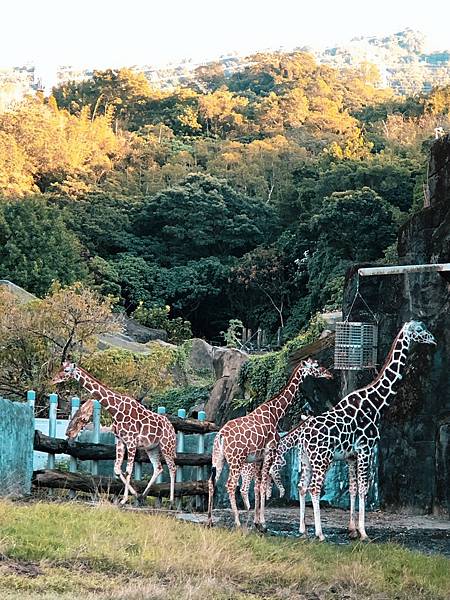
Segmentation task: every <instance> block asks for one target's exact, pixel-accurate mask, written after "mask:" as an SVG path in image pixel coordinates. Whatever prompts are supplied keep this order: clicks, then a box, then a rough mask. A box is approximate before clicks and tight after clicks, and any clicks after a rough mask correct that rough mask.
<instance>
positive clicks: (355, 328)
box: [334, 321, 378, 371]
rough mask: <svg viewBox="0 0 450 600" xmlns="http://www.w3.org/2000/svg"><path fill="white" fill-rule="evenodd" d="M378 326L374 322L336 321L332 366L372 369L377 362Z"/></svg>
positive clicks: (348, 369) (345, 368) (352, 369)
mask: <svg viewBox="0 0 450 600" xmlns="http://www.w3.org/2000/svg"><path fill="white" fill-rule="evenodd" d="M377 347H378V326H377V325H376V324H374V323H354V322H351V321H344V322H343V323H336V338H335V346H334V368H335V369H340V370H347V371H357V370H360V369H374V368H376V364H377Z"/></svg>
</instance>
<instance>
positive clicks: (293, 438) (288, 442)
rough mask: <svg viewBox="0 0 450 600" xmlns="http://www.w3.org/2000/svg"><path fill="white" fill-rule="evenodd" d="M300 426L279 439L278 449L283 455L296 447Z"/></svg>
mask: <svg viewBox="0 0 450 600" xmlns="http://www.w3.org/2000/svg"><path fill="white" fill-rule="evenodd" d="M302 425H303V424H302ZM302 425H300V426H299V427H296V428H295V429H291V431H289V432H288V433H287V434H286V435H284V436H283V437H282V438H281V440H280V443H279V445H278V448H279V450H280V451H281V452H282V453H283V454H284V453H285V452H287V451H288V450H291V449H292V448H296V447H297V446H298V444H299V440H300V434H301V429H302Z"/></svg>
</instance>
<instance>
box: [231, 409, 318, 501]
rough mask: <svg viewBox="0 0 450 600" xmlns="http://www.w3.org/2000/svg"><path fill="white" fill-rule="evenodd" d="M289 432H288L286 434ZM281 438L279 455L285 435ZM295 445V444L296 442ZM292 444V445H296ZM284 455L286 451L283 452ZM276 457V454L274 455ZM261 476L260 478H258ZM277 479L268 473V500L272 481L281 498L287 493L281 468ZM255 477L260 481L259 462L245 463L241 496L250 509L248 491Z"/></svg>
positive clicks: (242, 472) (303, 416)
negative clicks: (282, 479)
mask: <svg viewBox="0 0 450 600" xmlns="http://www.w3.org/2000/svg"><path fill="white" fill-rule="evenodd" d="M300 418H301V419H302V421H305V420H306V419H307V418H308V417H307V416H306V415H301V416H300ZM287 435H289V434H286V436H287ZM286 436H284V437H283V438H281V440H280V442H279V443H278V445H277V455H278V448H279V447H280V444H283V442H284V440H285V437H286ZM294 446H295V444H294ZM294 446H292V447H294ZM287 450H288V448H287V449H286V451H287ZM283 455H284V452H283ZM274 458H275V456H274ZM284 464H286V463H285V462H283V463H282V464H280V468H281V466H283V465H284ZM258 476H259V478H258ZM276 476H277V477H276V479H275V478H273V477H272V476H271V475H268V477H267V487H266V500H270V498H271V497H272V482H273V483H274V484H275V485H276V486H277V488H278V491H279V493H280V498H282V497H283V496H284V494H285V489H284V486H283V482H282V481H281V477H280V475H279V470H277V472H276ZM253 479H255V481H256V482H259V484H260V483H261V482H260V474H259V472H258V464H257V463H244V465H243V467H242V469H241V487H240V492H241V496H242V500H243V502H244V505H245V507H246V509H247V510H250V501H249V498H248V492H249V490H250V485H251V483H252V481H253Z"/></svg>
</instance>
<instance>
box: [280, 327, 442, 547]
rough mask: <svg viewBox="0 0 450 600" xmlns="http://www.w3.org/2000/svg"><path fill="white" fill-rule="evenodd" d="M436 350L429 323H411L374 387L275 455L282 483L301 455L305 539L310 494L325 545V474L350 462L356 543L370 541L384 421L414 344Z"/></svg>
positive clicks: (309, 423) (286, 441)
mask: <svg viewBox="0 0 450 600" xmlns="http://www.w3.org/2000/svg"><path fill="white" fill-rule="evenodd" d="M413 342H418V343H422V344H436V342H435V339H434V337H433V336H432V335H431V333H430V332H429V331H428V330H427V328H426V327H425V325H424V324H423V323H420V322H418V321H409V322H408V323H405V324H404V325H403V327H402V328H401V330H400V331H399V333H398V334H397V337H396V338H395V340H394V342H393V344H392V347H391V349H390V352H389V354H388V356H387V358H386V362H385V364H384V365H383V367H382V369H381V370H380V372H379V374H378V375H377V377H376V378H375V379H374V381H372V383H371V384H369V385H368V386H366V387H364V388H361V389H359V390H356V391H354V392H352V393H350V394H348V395H347V396H345V398H343V399H342V400H341V401H340V402H339V403H338V404H337V405H336V406H335V407H334V408H332V409H331V410H329V411H327V412H325V413H323V414H321V415H318V416H317V417H310V418H309V419H307V420H306V421H305V422H304V423H302V424H301V425H300V426H299V427H297V428H295V429H293V430H292V431H291V432H290V433H289V434H288V435H287V436H285V437H284V438H283V439H282V440H281V442H280V444H279V445H278V448H277V450H276V453H275V458H274V460H273V462H272V466H271V468H270V475H271V476H272V478H273V480H274V481H275V482H278V481H279V469H280V468H281V466H282V465H283V464H284V458H283V455H284V453H285V452H286V451H287V450H288V449H289V448H292V447H298V448H299V451H300V455H299V462H300V461H301V468H302V471H301V476H300V482H299V486H298V487H299V495H300V533H301V534H303V535H306V527H305V496H306V493H307V492H308V491H309V493H310V495H311V499H312V503H313V509H314V523H315V533H316V537H318V538H319V539H320V540H324V539H325V538H324V535H323V532H322V525H321V520H320V506H319V499H320V492H321V489H322V484H323V480H324V478H325V474H326V472H327V470H328V468H329V466H330V463H331V462H332V460H334V459H345V460H346V461H347V463H348V466H349V488H350V523H349V533H350V537H358V532H359V535H360V537H361V539H362V540H365V539H367V533H366V530H365V498H366V495H367V490H368V471H369V465H370V459H371V456H372V452H373V448H374V446H375V444H376V443H377V441H378V440H379V439H380V432H379V424H380V420H381V417H382V416H383V414H384V413H385V411H386V409H387V408H388V406H389V404H390V402H391V401H392V399H393V397H394V396H395V394H396V393H397V387H398V383H399V382H400V380H401V379H402V373H401V372H402V370H403V368H404V367H405V364H406V359H407V355H408V352H409V349H410V347H411V344H412V343H413ZM357 493H358V500H359V515H358V527H356V524H355V501H356V494H357Z"/></svg>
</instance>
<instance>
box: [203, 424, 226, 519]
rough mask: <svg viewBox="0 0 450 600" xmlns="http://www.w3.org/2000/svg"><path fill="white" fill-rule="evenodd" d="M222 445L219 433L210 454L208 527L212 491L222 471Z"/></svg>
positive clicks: (212, 496) (210, 514) (210, 517)
mask: <svg viewBox="0 0 450 600" xmlns="http://www.w3.org/2000/svg"><path fill="white" fill-rule="evenodd" d="M223 461H224V455H223V445H222V441H221V438H220V433H219V434H218V435H216V437H215V439H214V445H213V452H212V467H211V476H210V478H209V480H208V521H207V525H208V527H212V524H213V522H212V509H213V503H214V489H215V487H216V482H217V481H218V480H219V477H220V474H221V473H222V469H223Z"/></svg>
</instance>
